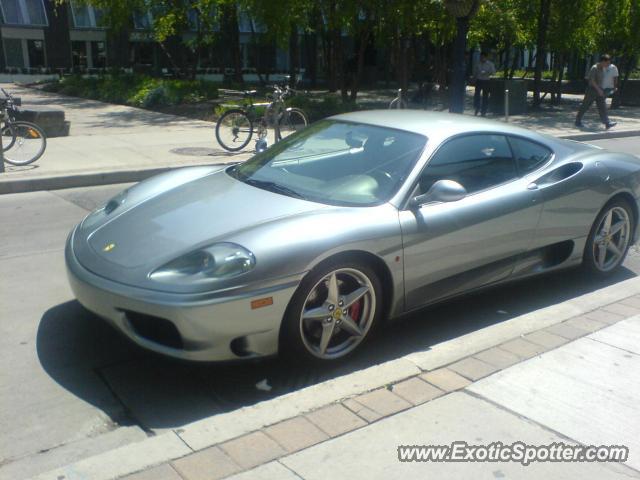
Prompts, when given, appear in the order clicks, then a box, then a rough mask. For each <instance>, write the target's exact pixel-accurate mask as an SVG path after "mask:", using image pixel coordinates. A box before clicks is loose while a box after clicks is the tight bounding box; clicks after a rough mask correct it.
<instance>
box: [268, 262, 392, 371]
mask: <svg viewBox="0 0 640 480" xmlns="http://www.w3.org/2000/svg"><path fill="white" fill-rule="evenodd" d="M381 291H382V289H381V285H380V280H379V279H378V277H377V275H376V273H375V272H374V271H373V269H371V268H370V267H369V266H368V265H366V264H361V263H359V262H332V263H330V264H327V265H325V266H324V267H323V268H319V269H317V270H316V271H314V272H311V273H310V274H309V275H308V276H307V277H305V279H304V280H303V281H302V282H301V284H300V286H299V287H298V290H297V291H296V293H295V294H294V296H293V298H292V300H291V303H290V304H289V306H288V307H287V312H286V314H285V318H284V322H283V326H282V332H281V337H280V341H281V345H280V346H281V350H282V351H283V352H285V353H288V354H290V355H291V354H292V355H293V356H294V357H295V358H297V359H299V360H307V361H313V362H320V363H329V362H332V361H336V360H339V359H342V358H344V357H346V356H347V355H349V354H351V353H352V352H353V351H355V350H356V349H357V348H358V347H360V346H361V345H362V344H363V343H364V342H365V340H367V339H368V338H369V337H370V336H371V334H372V331H373V330H374V327H375V326H376V325H377V324H378V323H379V321H380V316H381V315H382V311H383V305H382V297H381Z"/></svg>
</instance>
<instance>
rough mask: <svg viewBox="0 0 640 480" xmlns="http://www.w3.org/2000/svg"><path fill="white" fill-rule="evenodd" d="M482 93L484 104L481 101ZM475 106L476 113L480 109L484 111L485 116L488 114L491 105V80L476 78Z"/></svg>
mask: <svg viewBox="0 0 640 480" xmlns="http://www.w3.org/2000/svg"><path fill="white" fill-rule="evenodd" d="M480 95H482V105H481V103H480ZM473 107H474V108H475V109H476V115H477V114H478V112H480V111H482V116H483V117H484V116H485V115H486V114H487V108H488V107H489V80H476V93H475V95H474V96H473Z"/></svg>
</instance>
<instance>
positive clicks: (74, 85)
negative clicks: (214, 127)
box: [45, 75, 218, 108]
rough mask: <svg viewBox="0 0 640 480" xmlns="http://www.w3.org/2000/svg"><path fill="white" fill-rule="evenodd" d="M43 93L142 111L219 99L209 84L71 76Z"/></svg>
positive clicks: (120, 76) (188, 81)
mask: <svg viewBox="0 0 640 480" xmlns="http://www.w3.org/2000/svg"><path fill="white" fill-rule="evenodd" d="M45 90H48V91H54V92H59V93H62V94H64V95H70V96H75V97H83V98H90V99H93V100H100V101H103V102H110V103H120V104H125V105H132V106H136V107H143V108H151V107H156V106H163V105H164V106H167V105H179V104H181V103H197V102H201V101H203V100H210V99H214V98H217V97H218V89H217V87H216V86H215V84H213V83H212V82H207V81H204V80H174V79H161V78H153V77H148V76H145V75H105V76H101V77H89V78H84V77H81V76H78V75H74V76H69V77H63V78H62V79H61V80H60V81H58V82H53V83H50V84H48V85H47V86H46V87H45Z"/></svg>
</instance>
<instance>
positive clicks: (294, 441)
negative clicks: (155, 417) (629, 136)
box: [122, 295, 640, 480]
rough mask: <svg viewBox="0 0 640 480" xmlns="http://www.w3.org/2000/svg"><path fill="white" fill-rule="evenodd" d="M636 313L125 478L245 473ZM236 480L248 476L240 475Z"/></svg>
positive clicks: (636, 299) (636, 304) (454, 367)
mask: <svg viewBox="0 0 640 480" xmlns="http://www.w3.org/2000/svg"><path fill="white" fill-rule="evenodd" d="M638 314H640V295H636V296H632V297H629V298H627V299H624V300H622V301H619V302H616V303H613V304H610V305H608V306H606V307H603V308H600V309H597V310H594V311H592V312H589V313H587V314H584V315H581V316H577V317H574V318H570V319H568V320H566V321H564V322H561V323H559V324H556V325H552V326H549V327H546V328H543V329H540V330H537V331H535V332H532V333H529V334H527V335H524V336H521V337H518V338H514V339H512V340H509V341H507V342H504V343H502V344H500V345H496V346H494V347H491V348H488V349H486V350H483V351H481V352H478V353H475V354H473V355H470V356H468V357H465V358H463V359H461V360H457V361H455V362H453V363H452V364H450V365H448V366H447V367H443V368H438V369H435V370H431V371H427V372H424V373H421V374H420V375H417V376H414V377H410V378H408V379H405V380H402V381H399V382H397V383H395V384H393V385H389V386H387V388H378V389H375V390H372V391H370V392H366V393H363V394H360V395H357V396H355V397H352V398H347V399H344V400H342V401H341V402H338V403H333V404H330V405H326V406H324V407H322V408H319V409H317V410H314V411H311V412H307V413H306V414H304V415H299V416H296V417H293V418H291V419H288V420H285V421H282V422H279V423H276V424H274V425H270V426H268V427H266V428H264V429H263V430H262V431H255V432H252V433H248V434H246V435H243V436H241V437H239V438H236V439H233V440H230V441H227V442H224V443H222V444H221V445H218V446H213V447H209V448H207V449H205V450H202V451H199V452H195V453H192V454H190V455H187V456H186V457H183V458H180V459H177V460H174V461H173V462H171V464H164V465H160V466H156V467H153V468H151V469H148V470H146V471H144V472H139V473H136V474H133V475H129V476H127V477H122V479H123V480H147V479H154V480H200V479H207V480H215V479H219V478H225V477H228V476H231V475H233V474H236V473H238V472H241V471H247V470H249V469H251V468H254V467H256V466H258V465H263V464H267V463H268V462H271V461H272V460H275V459H279V458H282V457H284V456H286V455H288V454H289V453H292V452H295V451H299V450H301V449H304V448H307V447H310V446H312V445H315V444H317V443H319V442H322V441H324V440H328V439H330V438H334V437H337V436H340V435H343V434H345V433H347V432H350V431H353V430H356V429H360V428H363V427H366V426H367V425H369V424H370V423H373V422H376V421H378V420H380V419H382V418H385V417H388V416H391V415H394V414H396V413H398V412H401V411H404V410H407V409H409V408H412V407H414V406H417V405H420V404H424V403H426V402H429V401H431V400H433V399H435V398H439V397H442V396H443V395H447V394H448V393H450V392H454V391H456V390H460V389H465V388H466V387H467V386H469V385H470V384H472V383H473V382H474V381H475V380H477V379H480V378H483V377H486V376H487V375H491V374H492V373H495V372H497V371H500V370H502V369H505V368H509V367H510V366H512V365H515V364H516V363H518V362H522V361H526V360H527V359H529V358H532V357H535V356H537V355H540V354H542V353H545V352H547V351H549V350H553V349H555V348H558V347H560V346H562V345H564V344H566V343H568V342H570V341H573V340H575V339H577V338H580V337H582V336H585V335H588V334H590V333H592V332H594V331H597V330H600V329H602V328H605V327H607V326H609V325H611V324H613V323H616V322H618V321H620V320H624V319H625V318H628V317H630V316H633V315H638ZM266 467H268V468H267V470H269V471H274V472H275V471H279V472H285V470H282V469H283V468H284V467H283V466H282V465H281V464H280V463H278V462H275V463H269V464H268V465H267V466H266ZM265 471H266V470H265ZM251 474H252V472H246V475H248V476H246V478H251ZM234 478H236V477H235V476H234ZM237 478H245V475H243V474H241V475H239V476H237Z"/></svg>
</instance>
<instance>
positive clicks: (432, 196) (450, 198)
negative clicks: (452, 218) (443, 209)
mask: <svg viewBox="0 0 640 480" xmlns="http://www.w3.org/2000/svg"><path fill="white" fill-rule="evenodd" d="M466 196H467V190H466V189H465V188H464V187H463V186H462V185H460V184H459V183H458V182H456V181H454V180H438V181H437V182H436V183H434V184H433V185H431V188H430V189H429V191H428V192H427V193H423V194H422V195H418V196H417V197H413V198H412V199H411V206H412V207H420V206H422V205H424V204H425V203H430V202H457V201H458V200H462V199H463V198H464V197H466Z"/></svg>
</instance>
